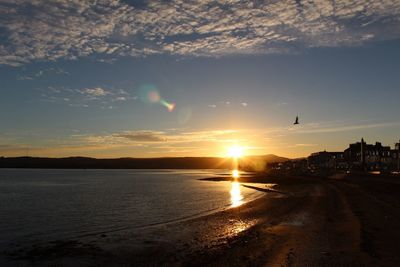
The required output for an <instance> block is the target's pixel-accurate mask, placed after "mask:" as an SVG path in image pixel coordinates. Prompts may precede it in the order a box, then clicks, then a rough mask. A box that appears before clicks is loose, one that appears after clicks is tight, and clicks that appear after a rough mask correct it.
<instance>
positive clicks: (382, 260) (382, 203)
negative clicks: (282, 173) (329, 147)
mask: <svg viewBox="0 0 400 267" xmlns="http://www.w3.org/2000/svg"><path fill="white" fill-rule="evenodd" d="M227 179H230V178H229V177H213V178H210V179H208V180H214V181H215V182H218V180H227ZM241 182H251V183H255V182H256V183H257V182H258V183H259V185H257V187H259V188H260V190H265V189H266V187H265V186H264V183H273V184H276V186H275V187H274V188H273V190H276V192H271V191H269V189H268V190H267V191H268V192H266V193H265V196H263V197H260V198H258V199H256V200H254V201H251V202H249V203H245V204H243V205H241V206H238V207H235V208H231V209H227V210H224V211H221V212H217V213H213V214H208V215H205V216H202V217H198V218H193V219H187V220H182V221H179V222H171V223H167V224H163V225H157V226H153V227H145V228H143V229H142V231H143V232H145V231H147V232H148V234H146V236H147V237H149V236H150V237H151V238H148V239H146V240H140V238H139V236H138V235H136V234H133V233H131V232H130V231H129V230H128V229H127V230H121V231H116V232H112V233H107V234H98V235H87V236H82V237H80V238H79V239H76V240H59V241H56V242H52V243H47V244H46V243H43V244H39V245H35V246H33V247H30V248H21V249H14V250H9V249H6V250H4V251H3V252H2V254H3V257H4V259H6V260H5V261H4V263H2V266H15V265H18V266H55V265H56V266H398V265H399V263H400V255H399V254H398V253H397V251H398V249H397V243H398V242H399V241H400V233H399V231H398V222H399V221H400V197H399V196H398V192H399V189H400V180H399V178H398V177H391V176H378V175H375V176H374V175H366V174H365V175H347V176H342V177H336V178H334V179H329V178H324V177H270V176H267V175H254V176H249V177H244V178H241Z"/></svg>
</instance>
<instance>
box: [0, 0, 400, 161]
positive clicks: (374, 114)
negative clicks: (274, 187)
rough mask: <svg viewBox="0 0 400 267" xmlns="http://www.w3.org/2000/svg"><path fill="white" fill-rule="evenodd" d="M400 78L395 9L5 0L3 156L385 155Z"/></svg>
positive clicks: (393, 136)
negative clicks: (365, 149)
mask: <svg viewBox="0 0 400 267" xmlns="http://www.w3.org/2000/svg"><path fill="white" fill-rule="evenodd" d="M399 71H400V1H398V0H393V1H392V0H382V1H365V0H353V1H345V0H342V1H340V0H339V1H301V0H297V1H285V0H282V1H278V0H276V1H275V0H271V1H261V0H254V1H238V0H230V1H229V0H225V1H222V0H220V1H207V0H202V1H178V0H172V1H156V0H154V1H144V0H142V1H133V0H130V1H128V0H126V1H123V0H93V1H84V0H52V1H47V0H46V1H45V0H26V1H25V0H0V81H1V83H0V156H45V157H68V156H90V157H98V158H114V157H175V156H223V155H225V154H226V151H227V149H228V148H229V147H230V146H232V145H235V144H236V145H239V146H242V147H244V148H245V154H247V155H264V154H276V155H279V156H285V157H290V158H296V157H304V156H308V155H309V154H310V153H312V152H316V151H322V150H327V151H341V150H344V149H345V148H346V147H347V146H348V144H349V143H353V142H356V141H359V140H360V139H361V137H364V139H365V140H366V141H367V142H368V143H374V142H375V141H380V142H382V143H383V144H385V145H390V146H392V147H393V146H394V143H395V142H398V140H399V138H400V134H399V133H400V119H399V114H400V105H399V99H400V87H399V86H400V74H399ZM296 116H299V120H300V124H299V125H293V122H294V120H295V117H296Z"/></svg>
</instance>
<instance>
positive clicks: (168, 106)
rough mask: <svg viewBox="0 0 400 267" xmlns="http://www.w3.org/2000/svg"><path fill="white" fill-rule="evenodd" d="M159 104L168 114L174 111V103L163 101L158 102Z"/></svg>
mask: <svg viewBox="0 0 400 267" xmlns="http://www.w3.org/2000/svg"><path fill="white" fill-rule="evenodd" d="M160 104H161V105H163V106H164V107H166V108H167V109H168V111H169V112H172V111H174V109H175V103H169V102H167V101H165V100H164V99H161V100H160Z"/></svg>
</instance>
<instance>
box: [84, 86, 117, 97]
mask: <svg viewBox="0 0 400 267" xmlns="http://www.w3.org/2000/svg"><path fill="white" fill-rule="evenodd" d="M80 92H81V93H82V94H86V95H88V96H95V97H96V96H105V95H109V94H111V93H110V92H109V91H107V90H105V89H103V88H101V87H95V88H85V89H82V90H81V91H80Z"/></svg>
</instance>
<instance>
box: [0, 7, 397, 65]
mask: <svg viewBox="0 0 400 267" xmlns="http://www.w3.org/2000/svg"><path fill="white" fill-rule="evenodd" d="M399 33H400V2H399V1H396V0H381V1H365V0H352V1H348V0H338V1H322V0H318V1H292V0H290V1H289V0H282V1H274V0H272V1H252V2H250V1H241V0H229V1H228V0H219V1H209V0H207V1H204V0H202V1H200V0H198V1H195V0H191V1H181V0H174V1H149V2H147V3H145V4H143V5H140V6H139V5H133V4H132V5H130V4H129V3H127V2H125V1H119V0H102V1H88V0H58V1H39V0H0V36H2V38H1V40H2V41H0V64H4V65H9V66H21V65H24V64H27V63H29V62H32V61H37V60H40V61H54V60H57V59H70V60H73V59H77V58H81V57H90V56H93V57H95V58H96V59H98V60H112V59H114V58H116V57H118V56H134V57H140V56H146V55H152V54H169V55H179V56H213V57H214V56H216V57H218V56H223V55H230V54H265V53H285V52H290V51H293V50H294V49H297V48H299V47H300V48H307V47H325V46H353V45H361V44H363V43H366V42H370V41H374V40H387V39H394V38H398V37H399Z"/></svg>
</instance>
